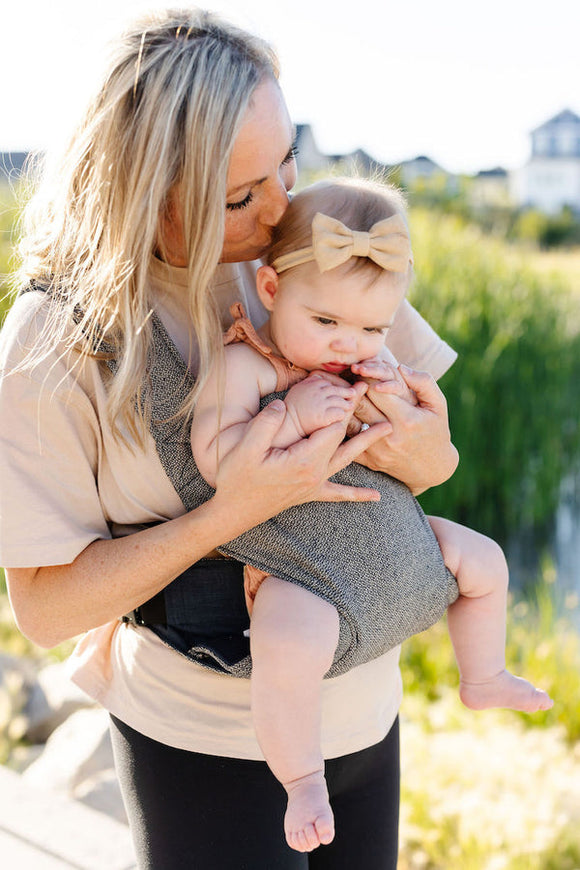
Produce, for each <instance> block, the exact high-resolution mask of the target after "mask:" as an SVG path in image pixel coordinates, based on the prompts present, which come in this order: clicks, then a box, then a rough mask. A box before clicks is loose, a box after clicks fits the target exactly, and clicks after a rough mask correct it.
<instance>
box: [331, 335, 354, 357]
mask: <svg viewBox="0 0 580 870" xmlns="http://www.w3.org/2000/svg"><path fill="white" fill-rule="evenodd" d="M331 347H332V349H333V350H336V351H338V352H339V353H353V351H354V350H355V348H356V339H355V338H354V336H353V335H341V336H337V337H336V338H335V339H333V341H332V345H331Z"/></svg>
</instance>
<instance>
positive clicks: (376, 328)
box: [364, 326, 387, 335]
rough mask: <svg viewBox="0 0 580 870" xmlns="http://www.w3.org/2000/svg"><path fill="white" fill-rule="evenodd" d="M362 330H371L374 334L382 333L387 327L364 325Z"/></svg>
mask: <svg viewBox="0 0 580 870" xmlns="http://www.w3.org/2000/svg"><path fill="white" fill-rule="evenodd" d="M364 331H365V332H372V333H374V334H380V335H384V334H385V332H386V331H387V327H386V326H365V327H364Z"/></svg>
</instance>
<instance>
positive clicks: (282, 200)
mask: <svg viewBox="0 0 580 870" xmlns="http://www.w3.org/2000/svg"><path fill="white" fill-rule="evenodd" d="M294 135H295V131H294V127H293V125H292V123H291V121H290V116H289V115H288V109H287V108H286V103H285V102H284V97H283V96H282V92H281V90H280V88H279V87H278V85H277V83H276V82H275V81H274V80H273V79H266V80H265V81H264V82H262V84H260V85H258V87H257V88H256V90H255V91H254V94H253V96H252V99H251V101H250V105H249V106H248V110H247V112H246V116H245V119H244V121H243V124H242V127H241V129H240V132H239V133H238V135H237V137H236V140H235V142H234V147H233V150H232V156H231V159H230V165H229V169H228V178H227V199H226V223H225V235H224V245H223V249H222V257H221V261H222V263H235V262H238V261H242V260H255V259H257V258H258V257H260V256H262V255H263V254H264V253H265V251H266V249H267V248H268V246H269V244H270V241H271V237H272V228H273V227H274V226H276V224H277V223H278V221H279V220H280V218H281V217H282V215H283V214H284V212H285V211H286V208H287V206H288V191H289V190H290V189H291V188H292V187H293V185H294V183H295V181H296V162H295V159H294V149H293V141H294Z"/></svg>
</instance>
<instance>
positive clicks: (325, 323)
mask: <svg viewBox="0 0 580 870" xmlns="http://www.w3.org/2000/svg"><path fill="white" fill-rule="evenodd" d="M314 320H315V321H316V323H322V325H323V326H330V325H331V324H333V323H336V320H331V319H330V317H315V318H314Z"/></svg>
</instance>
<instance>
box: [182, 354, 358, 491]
mask: <svg viewBox="0 0 580 870" xmlns="http://www.w3.org/2000/svg"><path fill="white" fill-rule="evenodd" d="M224 356H225V366H224V368H225V371H224V373H223V385H224V387H223V391H221V390H220V387H221V383H220V376H219V371H218V370H217V366H216V367H214V370H213V371H212V373H211V375H210V377H209V379H208V381H207V383H206V384H205V386H204V388H203V390H202V391H201V393H200V396H199V398H198V401H197V404H196V408H195V414H194V418H193V422H192V428H191V446H192V450H193V455H194V458H195V461H196V463H197V466H198V468H199V470H200V472H201V474H202V475H203V477H204V478H205V479H206V480H207V482H208V483H209V484H210V485H212V486H213V485H215V478H216V473H217V467H218V465H219V462H220V460H221V459H223V457H224V456H226V455H227V454H228V453H229V452H230V450H232V449H233V447H235V446H236V444H238V442H239V441H240V440H241V439H242V437H243V435H244V433H245V431H246V427H247V426H248V424H249V423H250V421H251V420H252V419H253V417H254V416H255V415H256V414H257V413H258V411H259V409H260V398H261V397H262V396H266V395H268V394H269V393H272V392H274V390H275V389H276V372H275V370H274V368H273V366H272V365H271V364H270V363H269V362H268V361H267V360H266V359H265V358H264V357H262V356H261V355H260V354H258V353H256V352H255V351H254V350H253V349H252V348H251V347H248V346H247V345H245V344H242V343H240V344H233V345H229V346H228V347H227V348H225V352H224ZM365 390H366V385H364V384H361V385H359V386H358V387H351V386H349V385H348V384H344V385H336V384H332V383H329V382H328V381H327V380H326V379H324V378H322V377H320V376H318V375H310V376H309V377H308V378H306V379H305V380H304V381H301V382H300V383H298V384H296V385H295V386H293V387H292V388H291V389H290V390H289V392H288V394H287V396H286V399H285V403H286V406H287V408H288V413H287V414H286V416H285V418H284V422H283V424H282V426H281V428H280V431H279V432H278V434H277V436H276V439H275V440H274V442H273V445H272V446H273V447H279V448H285V447H289V446H290V445H291V444H295V443H296V442H297V441H299V440H300V439H301V438H303V437H304V436H306V435H310V434H312V432H314V431H316V430H317V429H321V428H322V427H324V426H328V425H330V424H331V423H336V422H339V421H341V420H343V419H344V417H345V416H346V415H347V414H352V413H353V411H354V408H355V407H356V405H357V404H358V402H359V401H360V398H361V397H362V395H363V393H364V392H365Z"/></svg>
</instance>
